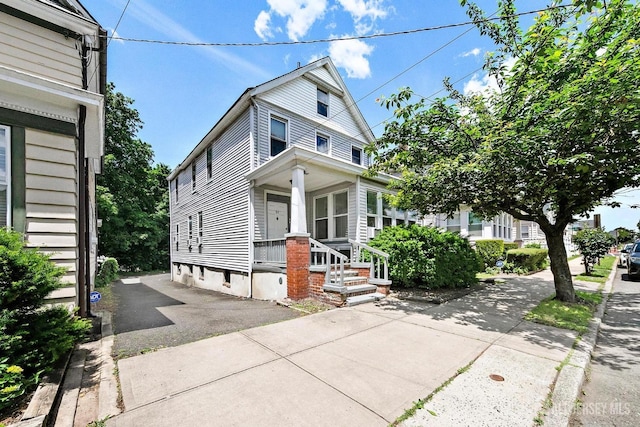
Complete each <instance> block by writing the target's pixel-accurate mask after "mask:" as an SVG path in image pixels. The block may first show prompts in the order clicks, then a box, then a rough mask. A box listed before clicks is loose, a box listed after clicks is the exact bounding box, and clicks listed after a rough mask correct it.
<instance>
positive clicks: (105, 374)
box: [98, 311, 122, 420]
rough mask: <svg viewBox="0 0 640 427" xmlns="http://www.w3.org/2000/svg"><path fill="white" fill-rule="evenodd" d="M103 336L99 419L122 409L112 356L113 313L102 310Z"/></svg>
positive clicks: (117, 412)
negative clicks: (119, 402)
mask: <svg viewBox="0 0 640 427" xmlns="http://www.w3.org/2000/svg"><path fill="white" fill-rule="evenodd" d="M100 316H101V317H102V338H101V340H100V388H99V391H98V393H99V394H98V419H99V420H102V419H105V418H109V417H113V416H115V415H118V414H120V413H121V412H122V411H121V410H120V408H118V381H117V379H116V377H115V368H116V364H115V362H114V360H113V357H111V349H112V348H113V327H112V324H111V313H110V312H108V311H101V312H100Z"/></svg>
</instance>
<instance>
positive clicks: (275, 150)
mask: <svg viewBox="0 0 640 427" xmlns="http://www.w3.org/2000/svg"><path fill="white" fill-rule="evenodd" d="M270 133H271V147H270V150H269V153H270V155H271V156H277V155H278V154H280V153H282V152H283V151H284V150H286V149H287V122H285V121H284V120H281V119H277V118H275V117H272V118H271V130H270Z"/></svg>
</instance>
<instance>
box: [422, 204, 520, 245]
mask: <svg viewBox="0 0 640 427" xmlns="http://www.w3.org/2000/svg"><path fill="white" fill-rule="evenodd" d="M515 223H517V221H514V218H513V216H511V215H509V214H505V213H502V214H500V215H496V216H495V217H494V218H492V219H491V220H489V221H487V220H484V219H482V217H481V216H478V215H475V214H474V213H473V212H472V211H471V209H469V208H465V207H462V208H461V209H460V210H459V211H458V212H456V213H454V214H453V216H452V217H448V216H447V215H445V214H437V215H430V216H427V217H425V220H424V225H431V226H434V227H438V228H442V229H444V230H447V231H452V232H458V233H460V235H461V236H464V237H468V238H469V240H470V241H472V242H473V241H476V240H481V239H502V240H504V241H505V242H513V241H515V240H516V233H515V230H514V227H515V226H514V224H515Z"/></svg>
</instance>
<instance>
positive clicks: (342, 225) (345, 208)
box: [333, 191, 349, 238]
mask: <svg viewBox="0 0 640 427" xmlns="http://www.w3.org/2000/svg"><path fill="white" fill-rule="evenodd" d="M348 225H349V200H348V196H347V192H346V191H345V192H343V193H338V194H334V195H333V237H335V238H346V237H347V231H348Z"/></svg>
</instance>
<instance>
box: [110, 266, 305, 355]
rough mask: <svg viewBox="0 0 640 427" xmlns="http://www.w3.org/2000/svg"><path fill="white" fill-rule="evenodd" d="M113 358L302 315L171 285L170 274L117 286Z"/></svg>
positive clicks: (274, 305)
mask: <svg viewBox="0 0 640 427" xmlns="http://www.w3.org/2000/svg"><path fill="white" fill-rule="evenodd" d="M113 293H114V296H115V297H116V300H117V308H116V311H115V313H114V314H113V328H114V333H115V341H114V348H113V354H114V355H115V356H117V357H128V356H133V355H136V354H141V353H145V352H148V351H152V350H156V349H158V348H164V347H173V346H177V345H182V344H186V343H189V342H193V341H197V340H200V339H203V338H208V337H212V336H216V335H220V334H227V333H230V332H235V331H239V330H242V329H247V328H252V327H255V326H261V325H267V324H270V323H275V322H280V321H282V320H287V319H293V318H296V317H299V316H300V315H301V313H300V312H297V311H295V310H291V309H289V308H286V307H282V306H279V305H277V304H276V303H275V302H270V301H258V300H252V299H247V298H240V297H234V296H231V295H225V294H222V293H219V292H215V291H210V290H207V289H199V288H189V287H187V286H185V285H182V284H180V283H176V282H171V281H170V280H169V275H168V274H160V275H154V276H143V277H141V278H140V279H124V280H122V281H121V280H118V281H116V282H115V283H114V285H113Z"/></svg>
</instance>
